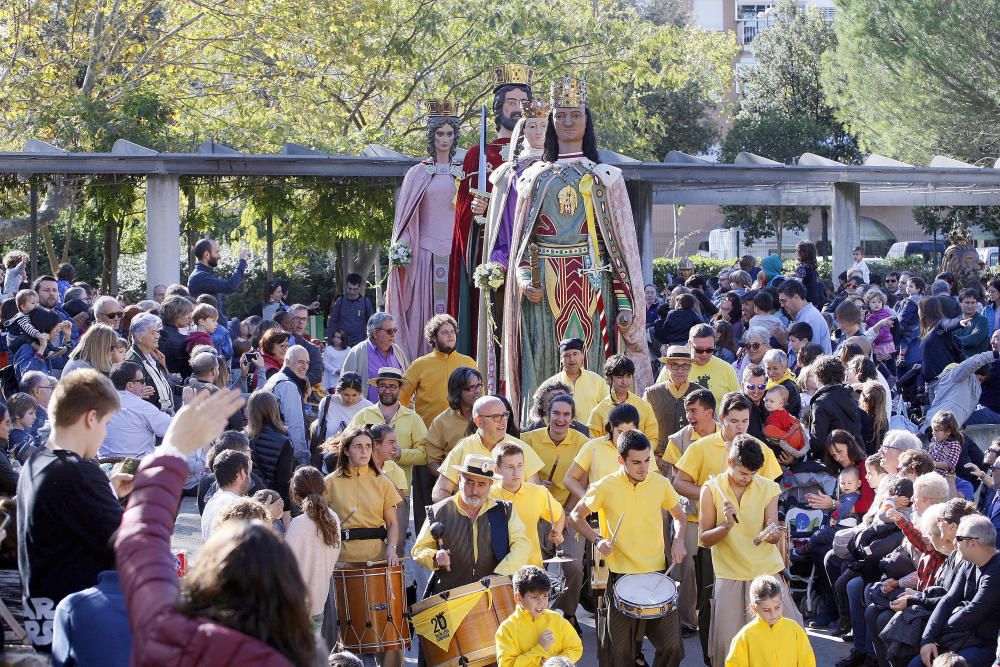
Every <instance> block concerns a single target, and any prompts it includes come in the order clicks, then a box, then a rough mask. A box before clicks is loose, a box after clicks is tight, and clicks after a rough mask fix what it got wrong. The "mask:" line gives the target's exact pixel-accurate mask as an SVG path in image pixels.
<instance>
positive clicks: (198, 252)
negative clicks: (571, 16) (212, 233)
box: [194, 239, 212, 260]
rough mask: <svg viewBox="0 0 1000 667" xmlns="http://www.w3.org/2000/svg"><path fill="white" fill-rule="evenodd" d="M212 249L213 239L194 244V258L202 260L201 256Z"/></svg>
mask: <svg viewBox="0 0 1000 667" xmlns="http://www.w3.org/2000/svg"><path fill="white" fill-rule="evenodd" d="M211 249H212V239H202V240H200V241H198V242H197V243H195V244H194V258H195V259H198V260H200V259H201V256H202V255H204V254H205V253H206V252H209V251H210V250H211Z"/></svg>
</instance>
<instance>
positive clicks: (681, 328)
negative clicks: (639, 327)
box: [653, 294, 704, 345]
mask: <svg viewBox="0 0 1000 667" xmlns="http://www.w3.org/2000/svg"><path fill="white" fill-rule="evenodd" d="M674 300H675V307H674V308H673V309H672V310H671V311H670V312H669V313H667V317H666V318H665V319H664V321H663V324H662V325H661V326H654V328H653V335H654V336H656V340H658V341H660V343H661V344H663V345H684V343H686V342H687V339H688V333H690V331H691V327H693V326H695V325H697V324H702V323H703V322H704V320H702V319H701V317H700V316H699V315H698V313H696V312H695V310H694V304H695V298H694V297H693V296H692V295H690V294H678V295H677V296H675V297H674Z"/></svg>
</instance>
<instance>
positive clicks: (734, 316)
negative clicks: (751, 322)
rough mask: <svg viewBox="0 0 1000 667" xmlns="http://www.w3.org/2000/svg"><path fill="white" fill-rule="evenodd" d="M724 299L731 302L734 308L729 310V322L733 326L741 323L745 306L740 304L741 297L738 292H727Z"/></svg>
mask: <svg viewBox="0 0 1000 667" xmlns="http://www.w3.org/2000/svg"><path fill="white" fill-rule="evenodd" d="M723 298H725V299H726V300H727V301H729V305H730V306H732V308H730V310H729V316H728V317H729V322H730V323H731V324H735V323H736V322H739V321H740V320H741V319H742V318H743V306H742V305H741V303H740V295H739V294H737V293H736V292H726V293H725V295H724V296H723ZM719 312H722V311H719Z"/></svg>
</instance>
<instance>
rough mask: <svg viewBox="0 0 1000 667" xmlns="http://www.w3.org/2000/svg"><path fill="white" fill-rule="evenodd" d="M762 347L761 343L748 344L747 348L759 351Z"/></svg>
mask: <svg viewBox="0 0 1000 667" xmlns="http://www.w3.org/2000/svg"><path fill="white" fill-rule="evenodd" d="M762 345H763V343H748V344H747V347H749V348H750V349H751V350H759V349H760V348H761V346H762Z"/></svg>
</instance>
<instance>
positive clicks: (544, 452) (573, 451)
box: [521, 428, 587, 505]
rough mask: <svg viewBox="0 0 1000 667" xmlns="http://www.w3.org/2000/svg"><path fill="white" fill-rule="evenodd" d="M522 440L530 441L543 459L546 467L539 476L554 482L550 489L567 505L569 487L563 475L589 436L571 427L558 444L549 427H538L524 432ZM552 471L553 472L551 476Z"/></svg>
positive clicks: (542, 479)
mask: <svg viewBox="0 0 1000 667" xmlns="http://www.w3.org/2000/svg"><path fill="white" fill-rule="evenodd" d="M521 440H524V441H525V442H526V443H528V444H529V445H530V446H531V448H532V449H534V450H535V453H536V454H538V456H539V457H540V458H541V459H542V463H544V464H545V467H544V468H542V470H541V472H539V474H538V476H539V478H540V479H541V481H543V482H549V481H551V482H552V488H551V489H550V491H551V492H552V495H553V496H554V497H555V499H556V500H558V501H559V504H560V505H565V504H566V502H567V501H569V489H567V488H566V485H565V484H563V477H565V475H566V471H567V470H569V467H570V465H571V464H572V463H573V460H574V459H575V458H576V455H577V454H579V453H580V449H581V448H582V447H583V446H584V445H585V444H587V436H585V435H584V434H583V433H580V432H579V431H576V430H574V429H572V428H571V429H569V433H567V434H566V437H565V438H564V439H563V441H562V442H560V443H559V444H558V445H557V444H556V443H554V442H552V438H551V437H550V436H549V429H548V428H537V429H535V430H534V431H528V432H527V433H522V434H521ZM552 466H555V473H552ZM550 473H552V475H551V478H550V477H549V475H550Z"/></svg>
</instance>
